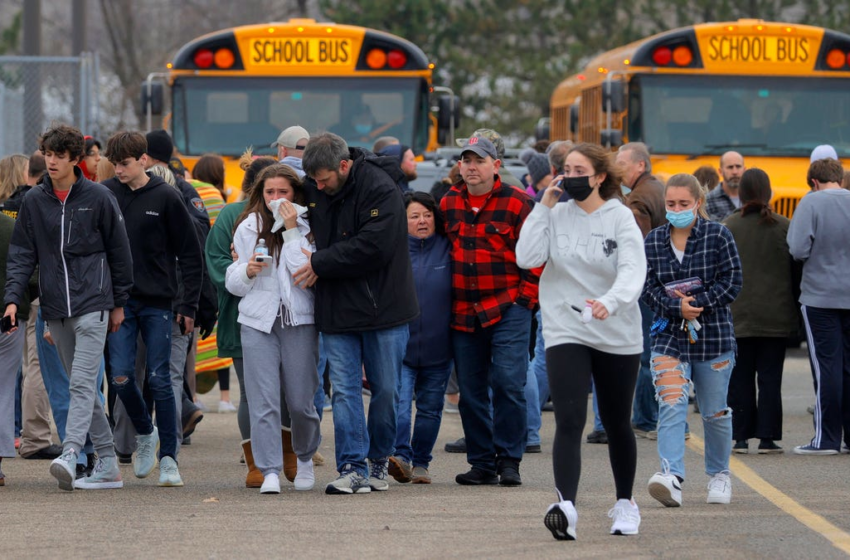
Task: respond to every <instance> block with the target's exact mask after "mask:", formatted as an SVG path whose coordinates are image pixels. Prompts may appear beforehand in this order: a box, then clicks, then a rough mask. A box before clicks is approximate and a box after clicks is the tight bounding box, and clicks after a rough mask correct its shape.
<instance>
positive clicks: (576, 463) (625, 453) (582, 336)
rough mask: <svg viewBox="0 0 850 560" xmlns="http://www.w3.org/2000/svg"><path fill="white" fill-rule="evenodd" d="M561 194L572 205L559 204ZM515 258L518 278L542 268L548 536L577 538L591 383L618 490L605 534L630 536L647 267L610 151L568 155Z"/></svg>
mask: <svg viewBox="0 0 850 560" xmlns="http://www.w3.org/2000/svg"><path fill="white" fill-rule="evenodd" d="M562 185H563V186H562ZM564 191H566V192H567V194H569V195H570V196H571V197H572V200H569V201H567V202H564V203H561V204H558V201H559V200H560V198H561V195H562V194H563V192H564ZM565 240H568V241H565ZM516 258H517V264H518V265H519V266H520V267H522V268H525V269H532V268H536V267H539V266H543V265H545V268H544V269H543V274H542V275H541V276H540V312H541V316H542V319H543V339H544V341H545V345H546V370H547V373H548V378H549V394H550V395H551V397H552V404H553V405H554V408H555V441H554V444H553V449H552V461H553V464H554V473H555V487H556V490H557V493H558V502H556V503H554V504H552V505H551V506H550V507H549V511H548V512H547V513H546V517H545V518H544V522H545V524H546V527H547V528H548V529H549V530H550V531H551V532H552V535H553V536H554V537H555V538H556V539H559V540H575V538H576V530H575V526H576V521H577V518H578V514H577V513H576V509H575V500H576V495H577V493H578V482H579V477H580V475H581V435H582V431H583V430H584V425H585V422H586V419H587V391H588V389H589V388H590V382H591V379H593V383H594V385H595V387H596V396H597V399H598V402H599V413H600V416H601V419H602V424H603V425H604V427H605V431H606V433H607V434H608V441H609V444H610V445H609V447H608V450H609V454H610V461H611V470H612V471H613V474H614V485H615V488H616V498H617V501H616V503H615V504H614V507H612V508H611V510H610V511H609V512H608V515H609V517H611V518H612V519H613V520H614V521H613V524H612V526H611V534H612V535H636V534H638V528H639V526H640V512H639V510H638V507H637V504H635V502H634V499H633V498H632V487H633V485H634V479H635V469H636V465H637V448H636V445H635V435H634V432H633V431H632V426H631V414H632V399H633V398H634V392H635V383H636V382H637V375H638V370H639V369H640V356H641V353H642V352H643V334H642V331H641V316H640V308H639V307H638V297H639V296H640V293H641V288H642V287H643V279H644V275H645V273H646V260H645V258H644V253H643V235H642V234H641V232H640V228H639V227H638V225H637V222H635V219H634V215H633V213H632V211H631V210H630V209H629V208H628V207H627V206H625V204H623V202H622V189H621V188H620V174H619V171H618V168H617V167H616V165H615V163H614V160H613V157H612V155H611V153H610V152H609V151H608V150H606V149H604V148H602V147H601V146H597V145H595V144H579V145H577V146H575V147H573V148H572V149H571V150H570V152H569V153H568V154H567V157H566V162H565V164H564V173H563V174H562V175H558V176H557V177H555V179H554V180H553V181H552V183H551V184H550V185H549V186H548V187H547V189H546V192H545V194H544V195H543V198H542V199H541V201H540V203H539V204H536V205H535V206H534V210H533V211H532V212H531V214H529V216H528V218H527V219H526V221H525V223H524V224H523V226H522V230H521V231H520V235H519V241H518V242H517V247H516ZM582 308H584V309H582ZM576 311H577V312H578V313H576Z"/></svg>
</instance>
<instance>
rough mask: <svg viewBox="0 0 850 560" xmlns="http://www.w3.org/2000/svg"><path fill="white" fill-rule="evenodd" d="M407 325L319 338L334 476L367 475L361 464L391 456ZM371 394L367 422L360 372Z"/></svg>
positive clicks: (408, 335) (364, 465) (323, 335)
mask: <svg viewBox="0 0 850 560" xmlns="http://www.w3.org/2000/svg"><path fill="white" fill-rule="evenodd" d="M409 337H410V332H409V330H408V327H407V325H401V326H398V327H392V328H389V329H380V330H375V331H364V332H361V333H351V334H348V333H347V334H327V333H323V334H322V338H323V339H324V346H325V352H327V356H328V363H329V364H330V367H331V369H330V376H331V384H332V385H333V395H332V397H333V410H334V414H333V417H334V442H335V444H336V466H337V470H338V471H339V472H342V471H343V470H347V469H354V470H356V471H357V472H358V473H359V474H360V475H362V476H368V473H367V468H366V459H373V460H386V459H387V458H388V457H390V456H391V455H392V454H393V451H394V445H393V444H394V442H395V437H396V413H397V409H398V383H399V379H400V378H401V362H402V360H403V359H404V352H405V350H406V349H407V339H408V338H409ZM364 369H365V371H366V380H367V381H369V387H370V388H371V390H372V398H371V399H370V401H369V420H368V424H367V421H366V416H365V415H364V414H363V382H362V379H363V371H364Z"/></svg>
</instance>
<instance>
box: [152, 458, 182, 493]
mask: <svg viewBox="0 0 850 560" xmlns="http://www.w3.org/2000/svg"><path fill="white" fill-rule="evenodd" d="M157 485H158V486H165V487H173V488H180V487H182V486H183V478H182V477H181V476H180V470H179V469H178V468H177V461H175V460H174V459H172V458H171V457H169V456H168V455H166V456H165V457H163V458H162V461H160V462H159V483H158V484H157Z"/></svg>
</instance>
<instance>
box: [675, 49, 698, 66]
mask: <svg viewBox="0 0 850 560" xmlns="http://www.w3.org/2000/svg"><path fill="white" fill-rule="evenodd" d="M693 61H694V53H692V52H691V49H689V48H688V47H686V46H684V45H680V46H678V47H676V48H675V49H674V50H673V62H675V63H676V66H688V65H689V64H690V63H691V62H693Z"/></svg>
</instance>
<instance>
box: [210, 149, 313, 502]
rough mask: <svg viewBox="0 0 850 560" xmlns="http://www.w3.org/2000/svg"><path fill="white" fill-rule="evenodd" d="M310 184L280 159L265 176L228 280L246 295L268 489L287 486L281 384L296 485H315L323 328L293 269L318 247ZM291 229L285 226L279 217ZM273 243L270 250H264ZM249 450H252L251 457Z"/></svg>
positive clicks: (246, 341)
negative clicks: (278, 225) (279, 226)
mask: <svg viewBox="0 0 850 560" xmlns="http://www.w3.org/2000/svg"><path fill="white" fill-rule="evenodd" d="M303 202H304V190H303V187H302V184H301V180H300V179H299V178H298V175H297V174H296V172H295V170H294V169H292V168H291V167H289V166H288V165H283V164H274V165H271V166H269V167H267V168H265V169H264V170H263V171H261V172H260V174H259V175H258V176H257V183H256V185H255V186H254V188H253V189H252V191H251V197H250V198H249V199H248V203H247V204H246V205H245V210H244V211H243V212H242V214H241V215H240V216H239V219H238V220H237V221H236V224H237V226H236V231H235V232H234V235H233V246H234V251H235V252H236V253H237V255H238V259H237V260H236V261H234V262H233V264H231V265H230V266H229V267H228V269H227V274H226V277H225V285H226V287H227V290H228V291H229V292H230V293H232V294H233V295H235V296H237V297H241V298H242V301H240V302H239V318H238V321H239V324H240V325H241V326H242V328H241V334H242V345H243V347H244V348H245V349H246V350H247V351H246V352H244V353H243V362H244V368H245V373H244V378H245V391H246V393H247V395H248V404H249V409H250V415H251V443H252V451H253V460H254V464H255V465H256V468H257V470H259V471H260V472H261V473H262V475H263V484H262V486H261V488H260V493H262V494H279V493H280V473H281V471H282V470H283V468H284V464H283V439H282V438H283V437H286V436H285V434H286V432H285V430H284V431H283V432H282V431H281V426H282V425H283V423H284V422H283V419H282V414H283V413H282V404H281V389H282V388H283V393H284V394H285V399H286V405H287V408H288V409H289V414H290V418H291V420H292V432H291V437H292V447H293V449H294V452H295V455H296V456H297V458H298V459H297V472H296V475H295V480H294V483H295V489H296V490H310V489H312V488H313V485H314V484H315V476H314V474H313V454H314V453H315V452H316V449H317V448H318V446H319V441H320V438H321V434H320V421H319V416H318V414H317V412H316V407H315V406H314V404H313V397H314V396H315V394H316V390H317V389H318V386H319V378H318V374H317V373H316V361H317V359H318V342H319V338H318V334H317V332H316V328H315V326H314V318H313V305H314V295H313V292H312V290H308V289H304V288H300V287H298V286H296V285H295V283H294V281H293V279H292V274H293V273H294V272H295V271H296V270H298V269H299V268H300V267H301V266H303V265H304V264H305V263H306V262H307V260H308V256H307V255H309V254H311V253H312V252H314V251H315V248H314V247H313V246H312V244H311V243H310V241H309V240H308V236H309V234H310V227H309V225H308V223H307V220H306V219H305V217H304V214H305V213H306V208H304V207H303V206H301V204H303ZM277 216H279V217H280V218H282V219H283V223H284V230H283V231H282V232H277V230H276V229H275V227H274V223H275V220H276V217H277ZM261 245H265V248H266V251H265V255H264V254H263V251H261V250H259V247H260V246H261ZM247 459H248V454H247V453H246V460H247Z"/></svg>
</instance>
